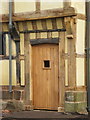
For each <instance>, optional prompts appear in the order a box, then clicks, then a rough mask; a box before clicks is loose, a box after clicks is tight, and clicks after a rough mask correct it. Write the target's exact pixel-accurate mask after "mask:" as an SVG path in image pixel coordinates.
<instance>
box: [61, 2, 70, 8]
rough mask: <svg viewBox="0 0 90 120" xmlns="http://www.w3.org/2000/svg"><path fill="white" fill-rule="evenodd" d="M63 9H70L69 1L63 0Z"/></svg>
mask: <svg viewBox="0 0 90 120" xmlns="http://www.w3.org/2000/svg"><path fill="white" fill-rule="evenodd" d="M63 7H64V8H68V7H71V0H64V1H63Z"/></svg>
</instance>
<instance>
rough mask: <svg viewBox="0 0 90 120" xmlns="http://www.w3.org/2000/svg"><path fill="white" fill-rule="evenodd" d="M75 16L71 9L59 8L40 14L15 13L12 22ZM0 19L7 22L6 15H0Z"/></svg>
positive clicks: (73, 10)
mask: <svg viewBox="0 0 90 120" xmlns="http://www.w3.org/2000/svg"><path fill="white" fill-rule="evenodd" d="M75 15H76V13H75V9H74V8H72V7H70V8H67V9H65V10H64V9H63V8H59V9H52V10H42V11H40V12H26V13H15V14H14V15H13V21H25V20H37V19H46V18H56V17H67V16H75ZM0 17H1V18H2V19H1V20H0V22H8V14H3V15H0Z"/></svg>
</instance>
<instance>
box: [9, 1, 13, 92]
mask: <svg viewBox="0 0 90 120" xmlns="http://www.w3.org/2000/svg"><path fill="white" fill-rule="evenodd" d="M11 32H12V0H9V92H10V93H11V92H12V38H11Z"/></svg>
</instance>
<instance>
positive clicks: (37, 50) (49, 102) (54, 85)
mask: <svg viewBox="0 0 90 120" xmlns="http://www.w3.org/2000/svg"><path fill="white" fill-rule="evenodd" d="M58 59H59V48H58V45H56V44H42V45H35V46H32V80H33V106H34V109H49V110H57V109H58V71H59V70H58V67H59V61H58Z"/></svg>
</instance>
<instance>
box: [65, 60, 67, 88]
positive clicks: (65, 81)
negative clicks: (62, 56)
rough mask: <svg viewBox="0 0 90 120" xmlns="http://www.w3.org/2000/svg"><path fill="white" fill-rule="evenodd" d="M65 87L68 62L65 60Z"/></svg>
mask: <svg viewBox="0 0 90 120" xmlns="http://www.w3.org/2000/svg"><path fill="white" fill-rule="evenodd" d="M65 86H68V60H67V59H66V60H65Z"/></svg>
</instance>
